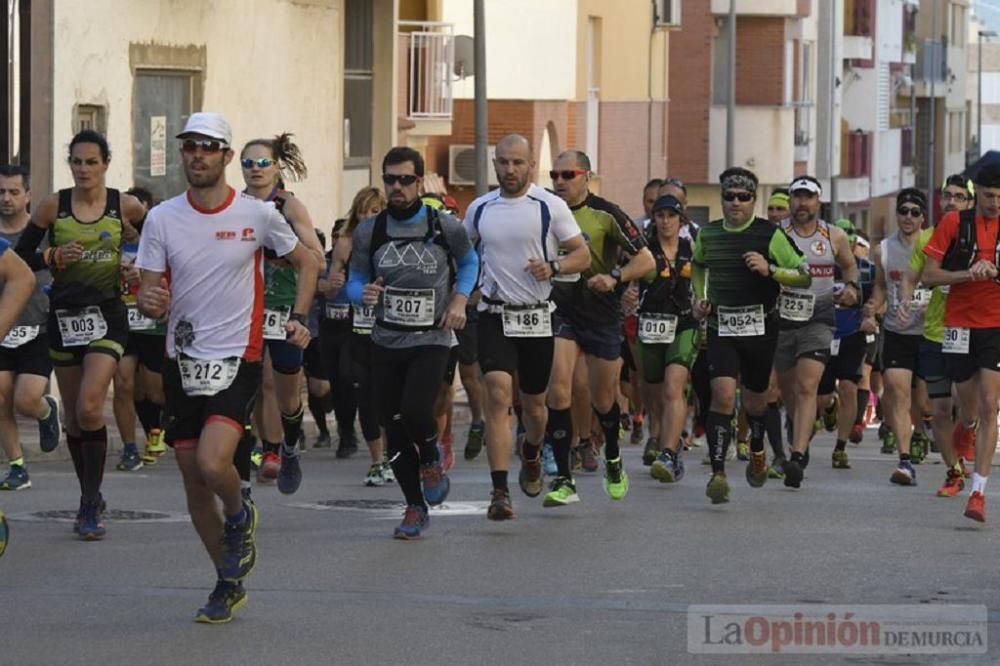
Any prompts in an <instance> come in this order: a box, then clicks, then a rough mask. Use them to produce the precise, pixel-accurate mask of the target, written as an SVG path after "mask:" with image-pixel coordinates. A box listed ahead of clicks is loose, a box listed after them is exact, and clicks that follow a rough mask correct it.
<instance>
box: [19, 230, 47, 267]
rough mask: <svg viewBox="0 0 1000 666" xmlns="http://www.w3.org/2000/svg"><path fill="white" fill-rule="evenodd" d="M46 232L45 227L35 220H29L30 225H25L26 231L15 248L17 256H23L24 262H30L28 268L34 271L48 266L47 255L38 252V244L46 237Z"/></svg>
mask: <svg viewBox="0 0 1000 666" xmlns="http://www.w3.org/2000/svg"><path fill="white" fill-rule="evenodd" d="M45 232H46V230H45V229H43V228H41V227H39V226H37V225H36V224H35V223H34V222H28V226H27V227H25V229H24V233H22V234H21V238H20V239H19V240H18V241H17V247H16V248H15V249H14V251H15V252H17V256H19V257H21V259H23V260H24V263H26V264H28V268H30V269H31V270H33V271H40V270H43V269H44V268H46V263H45V255H44V254H42V253H41V252H38V246H39V245H41V243H42V241H43V240H44V239H45Z"/></svg>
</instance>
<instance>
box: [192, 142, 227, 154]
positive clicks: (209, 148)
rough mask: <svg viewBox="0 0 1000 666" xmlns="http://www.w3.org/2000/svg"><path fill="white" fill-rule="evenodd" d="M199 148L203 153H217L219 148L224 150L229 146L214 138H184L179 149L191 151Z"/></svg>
mask: <svg viewBox="0 0 1000 666" xmlns="http://www.w3.org/2000/svg"><path fill="white" fill-rule="evenodd" d="M199 148H201V150H202V152H205V153H217V152H219V151H220V150H226V149H227V148H229V146H227V145H226V144H225V143H223V142H222V141H217V140H215V139H184V143H182V144H181V150H183V151H184V152H185V153H193V152H194V151H196V150H198V149H199Z"/></svg>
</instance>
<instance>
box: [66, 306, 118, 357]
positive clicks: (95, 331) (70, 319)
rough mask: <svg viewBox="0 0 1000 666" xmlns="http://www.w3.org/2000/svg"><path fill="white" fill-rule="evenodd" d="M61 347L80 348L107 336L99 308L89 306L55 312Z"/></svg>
mask: <svg viewBox="0 0 1000 666" xmlns="http://www.w3.org/2000/svg"><path fill="white" fill-rule="evenodd" d="M56 322H57V323H58V324H59V335H60V336H61V337H62V343H63V347H82V346H84V345H88V344H90V343H91V342H93V341H94V340H100V339H101V338H103V337H104V336H105V335H107V334H108V322H106V321H105V320H104V315H103V314H102V313H101V308H99V307H97V306H96V305H90V306H88V307H85V308H81V309H79V310H56Z"/></svg>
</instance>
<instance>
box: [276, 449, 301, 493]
mask: <svg viewBox="0 0 1000 666" xmlns="http://www.w3.org/2000/svg"><path fill="white" fill-rule="evenodd" d="M301 484H302V466H301V465H299V453H298V451H297V450H296V451H293V452H292V453H286V452H285V451H284V447H282V451H281V468H280V469H279V470H278V491H279V492H280V493H281V494H282V495H294V494H295V491H296V490H298V489H299V486H300V485H301Z"/></svg>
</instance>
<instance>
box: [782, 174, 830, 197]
mask: <svg viewBox="0 0 1000 666" xmlns="http://www.w3.org/2000/svg"><path fill="white" fill-rule="evenodd" d="M795 190H805V191H806V192H812V193H813V194H815V195H817V196H818V195H820V194H823V188H821V187H820V186H819V183H817V182H816V181H815V180H813V179H812V178H796V179H795V180H793V181H792V184H791V185H789V186H788V191H789V192H795Z"/></svg>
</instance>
